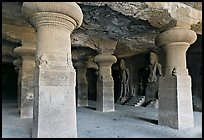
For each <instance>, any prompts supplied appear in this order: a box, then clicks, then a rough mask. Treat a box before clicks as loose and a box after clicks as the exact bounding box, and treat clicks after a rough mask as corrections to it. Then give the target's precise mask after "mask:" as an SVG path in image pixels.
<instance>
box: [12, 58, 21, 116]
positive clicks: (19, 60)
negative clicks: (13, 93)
mask: <svg viewBox="0 0 204 140" xmlns="http://www.w3.org/2000/svg"><path fill="white" fill-rule="evenodd" d="M13 64H14V66H16V67H15V70H16V72H17V73H18V83H17V106H18V111H19V114H20V109H21V78H22V59H21V58H18V59H15V60H14V61H13Z"/></svg>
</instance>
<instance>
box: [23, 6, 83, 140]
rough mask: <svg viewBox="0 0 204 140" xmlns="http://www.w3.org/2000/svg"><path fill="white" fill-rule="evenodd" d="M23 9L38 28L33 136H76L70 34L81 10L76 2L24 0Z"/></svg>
mask: <svg viewBox="0 0 204 140" xmlns="http://www.w3.org/2000/svg"><path fill="white" fill-rule="evenodd" d="M22 13H23V15H24V17H25V18H26V19H27V20H28V21H29V22H30V23H31V24H32V25H33V26H34V27H35V29H36V31H37V51H36V67H35V75H34V76H35V80H34V85H35V97H34V99H35V100H34V101H35V102H34V120H33V133H32V137H38V138H73V137H77V124H76V103H75V84H76V83H75V78H76V76H75V70H74V68H73V66H72V61H71V58H72V57H71V41H70V34H71V33H72V31H73V30H74V29H76V28H78V27H80V26H81V24H82V19H83V14H82V11H81V9H80V7H79V6H78V5H77V4H76V3H75V2H24V3H23V6H22Z"/></svg>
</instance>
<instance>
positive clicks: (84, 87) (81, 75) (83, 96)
mask: <svg viewBox="0 0 204 140" xmlns="http://www.w3.org/2000/svg"><path fill="white" fill-rule="evenodd" d="M75 66H76V70H77V74H76V75H77V91H78V94H77V106H78V107H80V106H88V82H87V79H86V71H87V63H86V62H85V61H78V62H76V64H75Z"/></svg>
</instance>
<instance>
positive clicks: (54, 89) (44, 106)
mask: <svg viewBox="0 0 204 140" xmlns="http://www.w3.org/2000/svg"><path fill="white" fill-rule="evenodd" d="M61 69H62V68H61ZM37 72H38V71H37ZM36 75H38V78H37V79H36V82H37V86H36V87H35V96H34V99H35V100H34V118H33V133H32V137H33V138H76V137H77V122H76V98H75V71H73V69H70V68H65V69H64V70H39V73H38V74H36Z"/></svg>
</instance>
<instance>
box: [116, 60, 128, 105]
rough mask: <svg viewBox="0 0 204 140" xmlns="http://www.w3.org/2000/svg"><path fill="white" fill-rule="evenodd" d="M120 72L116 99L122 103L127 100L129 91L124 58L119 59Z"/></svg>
mask: <svg viewBox="0 0 204 140" xmlns="http://www.w3.org/2000/svg"><path fill="white" fill-rule="evenodd" d="M120 72H121V75H120V76H121V91H120V96H119V99H118V101H117V102H118V103H120V104H124V103H125V102H126V101H127V100H128V92H129V75H130V74H129V70H128V69H127V68H126V66H125V60H123V59H121V61H120Z"/></svg>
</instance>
